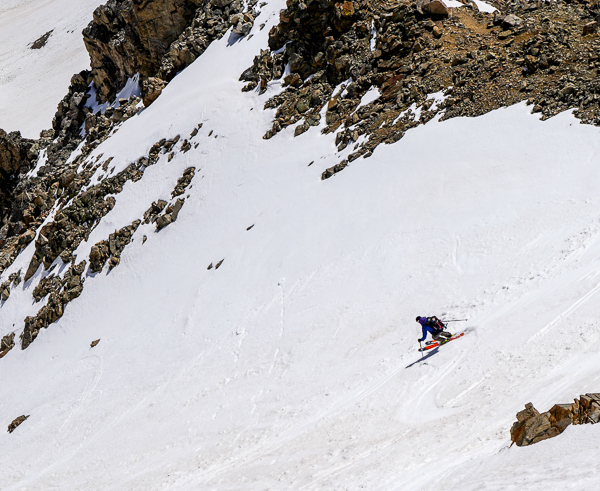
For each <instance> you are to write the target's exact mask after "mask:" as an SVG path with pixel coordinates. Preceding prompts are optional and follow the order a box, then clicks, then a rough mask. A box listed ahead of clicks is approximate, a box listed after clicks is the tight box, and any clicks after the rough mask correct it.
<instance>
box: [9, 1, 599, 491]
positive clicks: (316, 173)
mask: <svg viewBox="0 0 600 491" xmlns="http://www.w3.org/2000/svg"><path fill="white" fill-rule="evenodd" d="M282 6H283V2H270V3H269V4H268V5H267V6H266V7H264V8H263V11H262V14H261V15H260V17H259V18H258V19H257V22H256V23H255V25H257V26H258V25H259V24H260V23H262V22H266V24H267V25H266V28H265V29H264V30H262V31H259V30H258V29H255V30H253V34H254V36H253V37H252V38H251V39H250V40H246V39H244V40H241V41H239V42H237V43H235V44H232V45H228V40H227V39H223V40H222V41H220V42H217V43H214V44H213V45H212V46H211V47H210V48H209V49H208V50H207V51H206V53H205V54H204V55H203V56H202V57H200V58H199V59H198V60H197V61H196V62H195V63H194V64H193V65H191V66H190V67H189V68H188V69H186V70H185V71H183V72H182V73H181V74H180V75H179V76H177V77H176V78H175V79H174V80H173V81H172V82H171V83H170V84H169V86H168V87H167V88H166V90H165V91H164V92H163V94H162V95H161V97H160V98H159V99H158V100H157V101H156V102H155V103H154V104H153V105H152V106H151V107H150V108H148V109H146V110H144V111H143V112H141V113H140V114H139V115H138V116H136V117H134V118H132V119H130V120H128V121H127V122H126V123H124V125H123V126H122V127H121V128H120V130H119V131H118V133H116V134H115V135H114V136H113V137H112V138H110V139H109V140H107V141H106V142H105V143H103V144H102V145H101V146H100V147H98V149H97V150H96V151H95V152H94V154H93V155H92V156H91V158H94V157H95V156H96V155H97V154H100V153H103V154H104V155H105V157H106V156H114V157H115V159H114V160H113V162H112V164H111V165H115V166H116V169H115V172H118V171H119V170H121V169H123V168H125V167H126V166H127V165H128V164H129V163H130V162H132V161H134V160H135V159H137V158H139V157H140V156H142V155H144V154H146V152H147V151H148V149H149V148H150V146H151V145H152V144H153V143H154V142H156V141H157V140H159V139H160V138H168V137H173V136H175V135H177V134H181V135H182V137H187V135H189V134H190V133H191V131H192V130H193V129H194V128H195V127H196V125H197V124H198V123H200V122H202V123H203V126H202V128H201V130H200V132H199V134H198V135H197V136H196V137H195V138H194V139H193V140H192V142H193V143H199V146H198V148H196V149H193V150H191V151H190V152H188V153H185V154H184V153H177V154H176V156H175V158H174V159H173V160H172V161H171V162H168V161H167V159H166V156H163V158H162V159H161V160H160V161H159V162H158V163H157V164H156V165H154V166H152V167H150V168H148V169H147V170H146V172H145V174H144V177H143V179H141V180H140V181H138V182H136V183H132V182H129V183H127V184H126V185H125V187H124V191H123V192H122V193H121V194H119V195H118V196H117V197H116V199H117V204H116V206H115V207H114V208H113V210H112V211H111V212H110V213H109V214H108V215H107V216H106V217H105V218H104V219H103V220H102V223H101V224H100V226H99V227H98V228H97V229H96V230H95V231H94V232H93V233H92V234H91V236H90V238H89V240H88V241H87V242H86V243H83V244H82V245H81V246H80V248H79V249H78V251H77V253H78V257H79V259H83V258H85V257H86V256H87V254H88V253H89V249H90V248H91V246H92V245H93V244H95V243H96V242H97V241H99V240H101V239H104V238H106V237H107V236H108V234H109V233H111V232H113V231H114V230H115V229H117V228H120V227H122V226H124V225H127V224H129V223H131V222H132V221H133V220H134V219H136V218H139V217H140V216H141V214H142V213H143V212H144V211H145V210H146V209H147V208H148V206H149V204H150V202H152V201H154V200H156V199H159V198H164V199H169V198H170V196H169V193H170V191H171V190H172V188H173V186H174V184H175V182H176V180H177V178H179V177H180V176H181V174H182V172H183V170H184V169H186V168H187V167H189V166H191V165H193V166H195V167H196V168H197V172H196V177H195V178H194V180H193V187H192V188H191V189H190V190H189V198H187V200H186V203H185V205H184V207H183V209H182V211H181V213H180V215H179V218H178V220H177V222H175V223H174V224H172V225H170V226H169V227H167V228H166V229H164V230H163V231H161V232H159V233H155V232H154V227H153V226H151V225H142V226H141V227H140V228H139V229H138V231H137V232H136V234H135V236H134V242H133V243H132V244H131V245H129V246H128V247H127V248H126V249H125V251H124V253H123V255H122V258H121V264H120V265H119V266H118V267H117V268H116V269H114V270H113V271H112V272H110V273H107V271H106V269H105V270H104V271H103V272H102V273H100V274H97V275H92V274H89V275H88V276H87V280H86V284H85V288H84V291H83V294H82V295H81V297H79V298H78V299H77V300H75V301H73V302H72V303H70V304H69V305H68V307H67V309H66V313H65V315H64V317H63V318H62V319H61V320H60V321H59V322H58V323H56V324H54V325H52V326H51V327H50V328H49V329H47V330H45V331H42V332H41V333H40V335H39V337H38V338H37V339H36V341H35V342H34V343H33V344H32V345H31V346H30V347H29V348H28V349H27V350H25V351H20V350H17V349H15V350H13V351H11V352H10V353H9V355H8V356H6V357H5V358H3V359H2V360H1V361H0V417H1V421H3V424H5V425H7V424H8V423H10V421H12V419H13V418H15V417H17V416H19V415H21V414H30V415H31V417H30V418H29V419H28V420H27V421H26V422H25V423H24V424H22V425H21V426H20V427H19V428H18V429H17V430H16V431H15V432H14V433H12V434H8V433H0V459H1V465H0V482H2V487H3V489H6V490H17V489H19V490H21V489H27V490H47V489H61V490H80V489H98V490H100V489H102V490H105V489H127V490H153V489H177V490H186V489H190V490H191V489H194V490H195V489H214V490H217V489H218V490H239V489H249V490H250V489H251V490H254V489H256V490H259V489H260V490H263V489H273V490H275V489H276V490H279V489H307V490H316V489H328V490H337V489H340V490H341V489H350V490H355V489H376V490H394V489H397V490H413V489H414V490H421V489H444V490H459V489H460V490H463V489H473V490H475V489H503V490H504V489H544V490H547V489H582V488H583V487H585V488H589V487H593V486H598V484H599V483H600V477H599V476H598V474H597V471H596V467H595V456H596V455H597V454H598V451H599V450H600V443H598V442H599V441H600V440H599V439H598V438H597V434H598V431H599V428H598V427H593V426H582V427H570V428H568V429H567V430H566V431H565V433H564V434H563V435H561V436H559V437H557V438H555V439H553V440H549V441H544V442H541V443H539V444H537V445H534V446H532V447H527V448H517V447H512V448H508V445H509V443H510V436H509V428H510V425H511V424H512V422H513V421H514V419H515V413H516V412H517V411H518V410H520V409H521V408H522V406H523V405H524V404H525V403H526V402H530V401H531V402H533V403H534V405H535V406H536V407H537V408H538V409H540V410H546V409H548V408H549V407H550V406H551V405H552V404H554V403H557V402H568V401H570V400H571V399H572V398H573V397H575V396H577V395H579V394H581V393H585V392H590V391H591V392H594V391H597V390H598V388H599V384H600V368H599V364H598V360H599V356H600V353H599V350H600V342H599V340H600V316H599V314H598V313H597V309H595V306H596V305H597V302H598V296H597V293H598V291H599V290H600V241H599V240H598V238H599V237H600V206H599V205H600V196H599V195H598V191H597V190H598V189H600V174H599V172H598V168H599V165H598V164H599V163H600V162H599V156H598V150H599V146H600V138H599V136H600V134H599V133H600V131H599V130H598V128H595V127H589V126H584V125H580V124H579V122H578V120H576V119H575V118H574V117H572V116H571V115H570V114H568V113H564V114H561V115H559V116H557V117H555V118H553V119H551V120H549V121H546V122H541V121H539V120H538V117H537V116H536V115H532V114H530V108H528V107H526V106H525V105H522V104H521V105H517V106H514V107H510V108H506V109H502V110H498V111H495V112H493V113H491V114H488V115H486V116H483V117H480V118H474V119H452V120H450V121H447V122H443V123H440V122H438V121H432V122H430V123H429V124H427V125H426V126H422V127H419V128H416V129H414V130H411V131H410V132H408V133H407V134H406V136H405V137H404V138H403V139H402V140H400V141H399V142H397V143H395V144H394V145H390V146H380V147H378V148H377V150H376V151H375V152H374V154H373V156H372V157H371V158H369V159H359V160H357V161H355V162H353V163H352V164H351V166H350V167H349V168H347V169H346V170H344V171H343V172H341V173H339V174H337V175H336V176H335V177H334V178H332V179H329V180H327V181H321V180H320V174H321V172H322V171H323V170H324V169H325V168H327V167H329V166H331V165H333V164H335V163H337V162H338V161H339V160H340V159H341V158H342V156H340V155H338V154H336V148H335V146H334V140H335V136H334V135H329V136H324V135H321V134H320V132H319V128H311V129H310V130H309V131H308V132H307V133H305V134H303V135H301V136H300V137H298V138H293V128H288V129H286V130H284V131H282V132H281V133H280V134H279V135H277V136H276V137H274V138H273V139H271V140H263V139H262V135H263V134H264V133H265V131H266V130H267V129H268V128H269V126H270V121H271V118H272V116H273V113H272V112H270V111H263V110H262V107H263V105H264V102H265V100H266V99H267V98H268V97H270V96H272V95H273V94H274V93H275V92H276V91H277V90H279V86H278V85H277V83H272V85H271V86H270V88H269V91H268V92H267V93H266V94H264V95H261V96H259V95H258V94H257V93H242V92H241V91H240V88H241V83H240V82H238V77H239V74H240V73H241V72H242V71H243V70H244V69H245V68H247V67H248V66H249V65H250V64H251V63H252V59H253V56H254V55H255V54H256V53H258V52H259V49H260V48H264V47H265V46H266V37H267V33H268V31H269V29H270V27H271V26H272V25H273V24H274V23H275V22H277V18H278V11H279V9H280V8H282ZM211 132H212V133H211ZM209 135H210V136H209ZM348 151H350V149H347V150H346V152H348ZM313 161H314V163H313V164H312V165H309V163H311V162H313ZM99 172H100V171H99ZM251 225H254V227H253V228H252V229H250V230H247V228H248V227H249V226H251ZM143 235H147V237H148V240H147V241H146V242H145V243H142V237H143ZM32 252H33V250H32V247H31V246H30V247H29V248H28V249H27V250H26V251H25V252H24V253H23V254H22V256H21V257H20V258H19V259H18V260H17V262H16V263H15V264H14V265H13V266H12V267H11V268H10V269H9V270H7V271H6V272H5V273H4V275H3V278H2V280H4V276H7V275H9V274H10V273H12V272H14V271H16V270H18V269H19V268H22V267H23V266H24V265H26V264H27V263H28V261H29V258H30V257H31V254H32ZM221 259H225V261H224V262H223V264H222V266H221V267H220V268H219V269H218V270H215V269H214V268H213V269H211V270H208V269H207V266H208V265H209V264H211V263H212V264H215V263H216V262H218V261H220V260H221ZM39 278H40V276H39V273H38V275H37V276H35V277H34V278H33V279H32V280H31V281H30V282H28V283H26V284H21V285H20V286H19V287H18V288H16V289H14V290H13V291H12V292H11V296H10V299H9V300H8V301H7V302H6V303H5V304H4V305H3V307H2V310H1V311H0V334H5V333H7V332H10V331H11V330H12V325H13V324H14V325H15V329H17V330H20V329H21V328H22V321H23V318H24V316H25V315H29V314H33V313H35V312H36V311H37V309H38V308H39V304H38V305H32V300H31V290H32V289H33V287H34V286H35V284H36V282H37V281H38V280H39ZM418 314H419V315H429V314H437V315H440V316H442V315H443V316H446V317H447V318H464V317H465V316H466V317H468V318H469V319H470V321H469V322H468V323H466V326H469V327H473V328H474V330H472V331H471V332H469V333H468V334H467V335H466V336H465V337H464V338H462V339H461V340H458V341H455V342H452V343H451V344H449V345H447V346H444V347H443V348H441V349H440V350H439V351H437V352H434V353H432V354H431V355H429V356H428V358H427V359H424V360H423V359H421V356H422V355H421V354H420V353H418V352H417V347H418V345H417V343H416V339H417V338H418V337H419V336H420V330H419V329H418V325H417V324H416V323H415V322H414V318H415V316H416V315H418ZM460 326H461V327H462V326H463V324H461V325H460ZM466 326H465V327H466ZM456 328H459V325H458V324H457V325H456ZM18 332H20V331H18ZM97 338H101V342H100V344H99V345H98V346H97V347H95V348H93V349H92V350H90V348H89V343H90V342H91V341H92V340H94V339H97Z"/></svg>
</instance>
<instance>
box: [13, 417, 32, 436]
mask: <svg viewBox="0 0 600 491" xmlns="http://www.w3.org/2000/svg"><path fill="white" fill-rule="evenodd" d="M27 418H29V416H25V415H23V416H19V417H18V418H15V419H14V420H13V421H12V423H11V424H9V425H8V432H9V433H12V432H13V431H15V430H16V429H17V427H18V426H19V425H20V424H22V423H23V422H25V421H26V420H27Z"/></svg>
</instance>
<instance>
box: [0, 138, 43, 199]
mask: <svg viewBox="0 0 600 491" xmlns="http://www.w3.org/2000/svg"><path fill="white" fill-rule="evenodd" d="M37 149H38V146H37V145H36V144H35V142H34V141H32V140H27V139H25V138H21V133H19V132H18V131H15V132H13V133H8V134H7V133H6V131H4V130H2V129H0V183H4V182H5V181H6V180H8V179H10V178H11V177H12V176H14V175H15V174H18V173H20V172H22V171H23V170H29V169H28V167H29V166H30V165H31V161H32V160H33V159H34V158H35V157H37ZM3 187H4V186H3Z"/></svg>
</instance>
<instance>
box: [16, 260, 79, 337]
mask: <svg viewBox="0 0 600 491" xmlns="http://www.w3.org/2000/svg"><path fill="white" fill-rule="evenodd" d="M85 264H86V263H85V261H82V262H81V263H79V264H78V265H76V266H71V267H70V268H69V270H68V271H67V272H66V273H65V275H64V277H63V278H58V277H54V278H53V281H50V282H47V283H46V284H45V287H44V288H45V290H46V291H45V294H47V295H48V302H47V303H46V305H44V307H42V308H41V309H40V311H39V312H38V313H37V314H36V315H35V316H32V317H31V316H30V317H26V318H25V328H24V329H23V332H22V333H21V335H20V338H21V348H22V349H25V348H27V347H28V346H29V345H30V344H31V343H32V342H33V340H34V339H35V338H36V337H37V335H38V334H39V332H40V330H41V329H45V328H47V327H48V326H49V325H50V324H52V323H53V322H56V321H57V320H58V319H60V318H61V317H62V316H63V314H64V307H65V305H67V304H68V303H69V302H70V301H71V300H73V299H75V298H77V297H79V295H81V292H82V291H83V282H84V281H85V280H84V278H82V276H81V275H82V274H83V272H84V270H85ZM56 280H58V281H56ZM38 295H39V293H38Z"/></svg>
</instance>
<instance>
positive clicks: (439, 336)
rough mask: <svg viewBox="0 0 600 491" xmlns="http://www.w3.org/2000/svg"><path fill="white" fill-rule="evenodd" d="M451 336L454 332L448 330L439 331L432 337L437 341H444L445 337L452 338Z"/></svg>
mask: <svg viewBox="0 0 600 491" xmlns="http://www.w3.org/2000/svg"><path fill="white" fill-rule="evenodd" d="M451 337H452V334H450V333H449V332H446V331H442V332H439V333H437V334H436V335H433V336H432V338H433V339H434V340H435V341H444V340H445V339H450V338H451Z"/></svg>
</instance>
